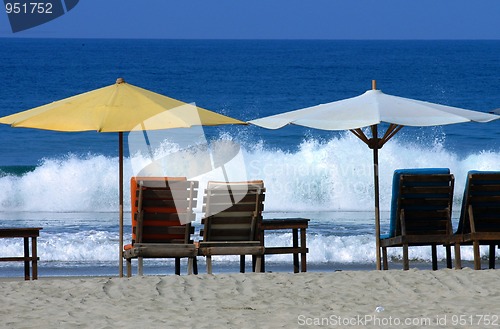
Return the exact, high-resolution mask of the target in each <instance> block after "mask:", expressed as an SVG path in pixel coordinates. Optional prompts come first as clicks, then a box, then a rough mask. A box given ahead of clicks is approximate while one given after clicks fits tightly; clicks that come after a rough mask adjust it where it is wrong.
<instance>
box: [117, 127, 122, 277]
mask: <svg viewBox="0 0 500 329" xmlns="http://www.w3.org/2000/svg"><path fill="white" fill-rule="evenodd" d="M118 153H119V156H118V157H119V168H118V172H119V174H118V176H119V177H118V186H119V191H118V194H119V197H118V199H119V200H118V202H119V216H120V218H119V226H120V228H119V231H120V232H119V234H120V250H119V258H118V261H119V263H118V264H119V266H118V270H119V276H120V278H122V277H123V258H122V252H123V132H119V133H118Z"/></svg>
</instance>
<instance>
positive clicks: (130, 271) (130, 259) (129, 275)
mask: <svg viewBox="0 0 500 329" xmlns="http://www.w3.org/2000/svg"><path fill="white" fill-rule="evenodd" d="M131 276H132V258H127V278H130V277H131Z"/></svg>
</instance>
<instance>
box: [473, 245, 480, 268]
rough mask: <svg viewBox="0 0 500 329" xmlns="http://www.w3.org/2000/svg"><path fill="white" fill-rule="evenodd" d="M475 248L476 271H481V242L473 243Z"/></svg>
mask: <svg viewBox="0 0 500 329" xmlns="http://www.w3.org/2000/svg"><path fill="white" fill-rule="evenodd" d="M473 248H474V269H475V270H480V269H481V254H480V251H479V241H474V242H473Z"/></svg>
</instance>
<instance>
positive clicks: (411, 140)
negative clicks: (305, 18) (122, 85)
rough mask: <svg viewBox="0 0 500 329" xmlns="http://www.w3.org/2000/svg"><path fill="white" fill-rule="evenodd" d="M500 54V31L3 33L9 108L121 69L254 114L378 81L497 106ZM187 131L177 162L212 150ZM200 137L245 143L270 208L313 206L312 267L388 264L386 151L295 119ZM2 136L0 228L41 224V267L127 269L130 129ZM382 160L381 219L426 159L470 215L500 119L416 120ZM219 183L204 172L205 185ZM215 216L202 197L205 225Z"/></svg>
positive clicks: (152, 267) (5, 106)
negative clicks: (470, 189)
mask: <svg viewBox="0 0 500 329" xmlns="http://www.w3.org/2000/svg"><path fill="white" fill-rule="evenodd" d="M498 54H500V41H326V40H325V41H319V40H318V41H301V40H282V41H279V40H272V41H271V40H270V41H264V40H245V41H243V40H86V39H85V40H84V39H79V40H65V39H15V38H12V39H0V116H5V115H9V114H12V113H16V112H19V111H23V110H27V109H30V108H33V107H36V106H40V105H43V104H47V103H50V102H53V101H56V100H59V99H62V98H66V97H69V96H73V95H76V94H79V93H83V92H86V91H90V90H93V89H95V88H100V87H104V86H107V85H111V84H113V83H114V82H115V80H116V79H117V78H119V77H123V78H124V79H125V80H126V81H127V82H128V83H130V84H133V85H136V86H140V87H142V88H145V89H149V90H151V91H154V92H157V93H161V94H164V95H168V96H170V97H172V98H176V99H179V100H182V101H184V102H188V103H196V105H198V106H201V107H203V108H206V109H210V110H213V111H216V112H219V113H222V114H225V115H229V116H232V117H235V118H238V119H241V120H245V121H246V120H251V119H256V118H259V117H263V116H267V115H271V114H276V113H281V112H285V111H290V110H294V109H298V108H303V107H308V106H313V105H317V104H320V103H327V102H332V101H335V100H340V99H344V98H349V97H354V96H357V95H360V94H362V93H364V92H365V91H366V90H368V89H371V81H372V79H375V80H377V87H378V89H380V90H382V91H383V92H385V93H387V94H392V95H397V96H402V97H408V98H415V99H419V100H425V101H430V102H436V103H441V104H445V105H452V106H456V107H463V108H468V109H472V110H477V111H483V112H488V111H491V110H493V109H496V108H499V107H500V92H499V91H500V89H499V88H500V56H499V55H498ZM199 132H200V131H198V135H199ZM174 135H176V134H175V133H173V132H172V133H171V134H169V132H165V134H164V135H162V136H163V137H162V138H163V139H161V140H157V141H156V142H155V143H154V145H153V144H152V146H153V149H152V150H150V151H151V152H153V154H155V155H156V156H159V157H168V156H169V155H171V154H174V153H176V154H178V153H179V152H180V153H182V156H181V157H180V158H179V159H180V160H179V159H178V161H175V162H174V163H172V162H170V163H169V164H168V166H169V169H172V168H173V170H175V168H185V167H189V166H192V165H195V164H196V163H197V159H199V156H201V153H202V152H205V151H206V150H205V149H204V148H201V147H191V148H190V147H189V145H186V143H185V141H182V142H181V141H179V140H177V139H176V137H175V136H174ZM202 135H203V137H204V140H205V142H206V143H207V145H209V147H210V148H211V149H217V147H223V146H224V145H225V144H224V143H226V142H228V141H230V142H231V143H234V144H237V145H238V146H239V153H238V154H239V159H240V160H241V161H243V162H241V163H240V165H239V167H238V170H237V171H238V173H237V174H238V175H241V174H242V173H243V174H244V175H245V177H246V178H248V179H263V180H264V182H265V185H266V188H267V192H266V194H267V195H266V201H265V213H264V217H265V218H279V217H305V218H310V220H311V221H310V225H309V229H308V231H307V243H308V247H309V254H308V269H309V270H310V271H334V270H347V269H374V268H375V238H374V215H373V202H374V201H373V198H374V196H373V171H372V170H373V169H372V153H371V151H370V150H369V149H368V148H367V147H366V145H365V144H363V143H362V142H361V141H360V140H358V139H357V138H356V137H355V136H354V135H352V134H351V133H349V132H328V131H320V130H314V129H307V128H302V127H296V126H290V127H285V128H283V129H280V130H266V129H263V128H259V127H255V126H221V127H209V128H204V130H203V131H202ZM127 138H128V139H127ZM0 140H1V141H2V144H1V156H0V227H23V226H34V227H43V230H42V231H41V236H40V238H39V243H38V249H39V255H40V259H41V260H40V269H39V273H40V276H70V275H117V274H118V249H119V248H118V174H117V173H118V136H117V134H116V133H97V132H84V133H62V132H52V131H43V130H35V129H25V128H11V127H9V126H7V125H0ZM127 140H128V141H129V142H130V140H131V138H130V136H126V141H127ZM126 145H127V146H128V145H131V144H130V143H128V144H127V143H126ZM130 147H131V148H130V149H129V148H127V147H126V150H125V169H124V170H125V178H124V184H125V242H126V243H127V242H128V241H130V238H131V237H130V230H131V227H130V192H129V190H128V186H129V179H130V177H131V176H132V175H134V174H136V173H137V166H140V165H141V164H144V163H147V161H146V160H147V159H146V158H144V155H142V154H141V153H140V152H139V153H138V152H137V150H136V149H135V148H133V147H132V146H130ZM379 156H380V160H379V162H380V166H379V168H380V190H381V200H380V202H381V210H382V214H381V216H382V224H381V225H382V231H386V230H387V229H388V218H389V209H390V197H391V178H392V173H393V171H394V170H395V169H398V168H413V167H447V168H450V170H451V172H452V173H453V174H454V175H455V179H456V183H455V198H454V201H455V203H454V212H453V214H454V216H453V221H454V225H455V227H456V224H457V218H458V216H459V213H458V211H459V208H460V206H459V205H460V203H461V197H462V195H461V194H462V193H463V188H464V183H465V177H466V173H467V171H468V170H472V169H476V170H500V120H498V121H495V122H491V123H486V124H479V123H467V124H457V125H450V126H440V127H428V128H408V127H405V128H404V129H402V130H401V131H400V132H399V133H398V134H397V135H396V136H395V137H394V138H393V139H392V140H391V141H390V142H388V143H387V144H386V145H385V146H384V147H383V149H382V150H380V155H379ZM170 167H171V168H170ZM229 169H231V168H229ZM229 175H230V176H231V175H232V172H229ZM238 175H237V176H238ZM238 177H239V176H238ZM207 179H208V178H207V177H205V176H203V175H202V176H200V182H201V183H200V185H201V187H203V184H205V183H206V180H207ZM201 190H202V189H201ZM200 200H201V199H200ZM201 216H202V207H201V204H199V205H198V207H197V221H196V223H195V226H197V227H199V221H200V218H201ZM287 243H291V235H290V233H289V232H273V233H268V234H267V235H266V244H267V245H283V244H287ZM21 250H22V245H21V241H16V240H6V239H2V240H0V257H1V256H12V255H15V254H19V252H20V251H21ZM483 252H484V253H486V250H484V251H483ZM438 255H439V257H440V258H441V259H442V258H443V257H444V252H443V251H442V250H439V253H438ZM462 255H463V258H464V259H465V264H466V265H467V264H468V263H467V262H468V261H470V260H472V258H473V255H472V250H469V249H468V248H467V247H464V248H463V250H462ZM401 256H402V253H401V250H399V249H397V248H394V250H390V257H391V264H390V268H401ZM410 258H411V259H412V266H418V267H421V268H430V258H431V251H430V247H429V248H427V247H419V248H412V249H410ZM266 260H267V261H268V263H266V268H267V269H268V270H269V271H291V270H292V265H291V263H292V257H291V256H290V255H277V256H274V257H271V256H268V257H267V258H266ZM214 261H215V263H214V271H215V272H217V271H237V270H238V265H237V258H233V257H221V258H218V259H217V258H215V259H214ZM145 264H146V265H145V267H146V269H145V271H146V273H147V274H171V273H173V268H172V263H171V262H170V261H168V260H167V261H165V260H149V261H148V260H146V263H145ZM21 266H22V265H21V264H15V263H14V264H13V263H1V264H0V276H22V267H21ZM200 271H201V272H203V271H204V261H203V259H201V258H200Z"/></svg>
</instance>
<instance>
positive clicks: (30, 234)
mask: <svg viewBox="0 0 500 329" xmlns="http://www.w3.org/2000/svg"><path fill="white" fill-rule="evenodd" d="M41 229H42V228H41V227H29V228H1V229H0V238H23V239H24V256H23V257H2V258H0V262H24V279H25V280H30V262H31V264H32V276H33V280H37V279H38V263H37V262H38V259H39V258H38V256H37V247H36V240H37V238H38V236H40V230H41ZM30 238H31V256H30V243H29V239H30Z"/></svg>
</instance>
